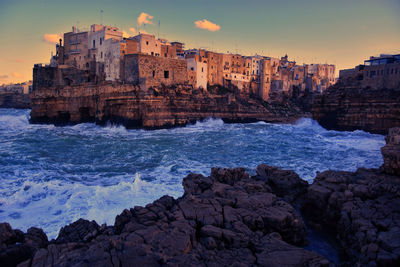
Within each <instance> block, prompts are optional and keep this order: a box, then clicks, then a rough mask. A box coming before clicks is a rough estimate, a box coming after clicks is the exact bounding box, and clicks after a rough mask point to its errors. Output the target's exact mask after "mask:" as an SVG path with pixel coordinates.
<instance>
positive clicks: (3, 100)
mask: <svg viewBox="0 0 400 267" xmlns="http://www.w3.org/2000/svg"><path fill="white" fill-rule="evenodd" d="M30 104H31V99H30V97H29V95H28V94H21V93H16V92H0V108H30Z"/></svg>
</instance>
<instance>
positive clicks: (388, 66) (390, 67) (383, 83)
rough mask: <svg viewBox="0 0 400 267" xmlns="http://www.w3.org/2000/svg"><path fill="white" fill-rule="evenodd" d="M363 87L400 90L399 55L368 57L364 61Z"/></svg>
mask: <svg viewBox="0 0 400 267" xmlns="http://www.w3.org/2000/svg"><path fill="white" fill-rule="evenodd" d="M364 66H365V67H364V69H363V80H362V85H363V87H371V88H386V89H399V88H400V54H398V55H386V54H382V55H380V56H379V57H370V59H369V60H365V61H364Z"/></svg>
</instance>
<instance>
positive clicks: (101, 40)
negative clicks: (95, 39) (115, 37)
mask: <svg viewBox="0 0 400 267" xmlns="http://www.w3.org/2000/svg"><path fill="white" fill-rule="evenodd" d="M102 44H103V38H101V37H100V45H102Z"/></svg>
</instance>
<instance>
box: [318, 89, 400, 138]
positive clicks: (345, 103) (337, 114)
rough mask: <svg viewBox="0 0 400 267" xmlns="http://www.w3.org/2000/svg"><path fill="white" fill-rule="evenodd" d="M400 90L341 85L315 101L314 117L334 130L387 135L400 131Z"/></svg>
mask: <svg viewBox="0 0 400 267" xmlns="http://www.w3.org/2000/svg"><path fill="white" fill-rule="evenodd" d="M399 103H400V88H398V90H393V89H390V90H389V89H379V90H377V89H368V88H364V89H361V88H355V87H351V88H346V87H345V86H344V85H341V84H338V85H336V86H334V87H332V88H330V89H328V90H327V91H325V92H324V94H322V95H320V96H317V97H316V98H315V99H314V103H313V107H312V116H313V118H314V119H315V120H317V121H318V122H319V124H321V125H322V126H323V127H325V128H327V129H330V130H340V131H343V130H344V131H353V130H364V131H367V132H371V133H379V134H387V133H388V130H389V129H390V128H392V127H400V105H399Z"/></svg>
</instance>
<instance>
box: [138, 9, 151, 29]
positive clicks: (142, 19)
mask: <svg viewBox="0 0 400 267" xmlns="http://www.w3.org/2000/svg"><path fill="white" fill-rule="evenodd" d="M153 18H154V17H153V16H151V15H149V14H147V13H144V12H142V13H141V14H140V15H139V17H138V18H137V22H138V24H139V26H142V25H143V24H153V22H152V21H151V20H152V19H153Z"/></svg>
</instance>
